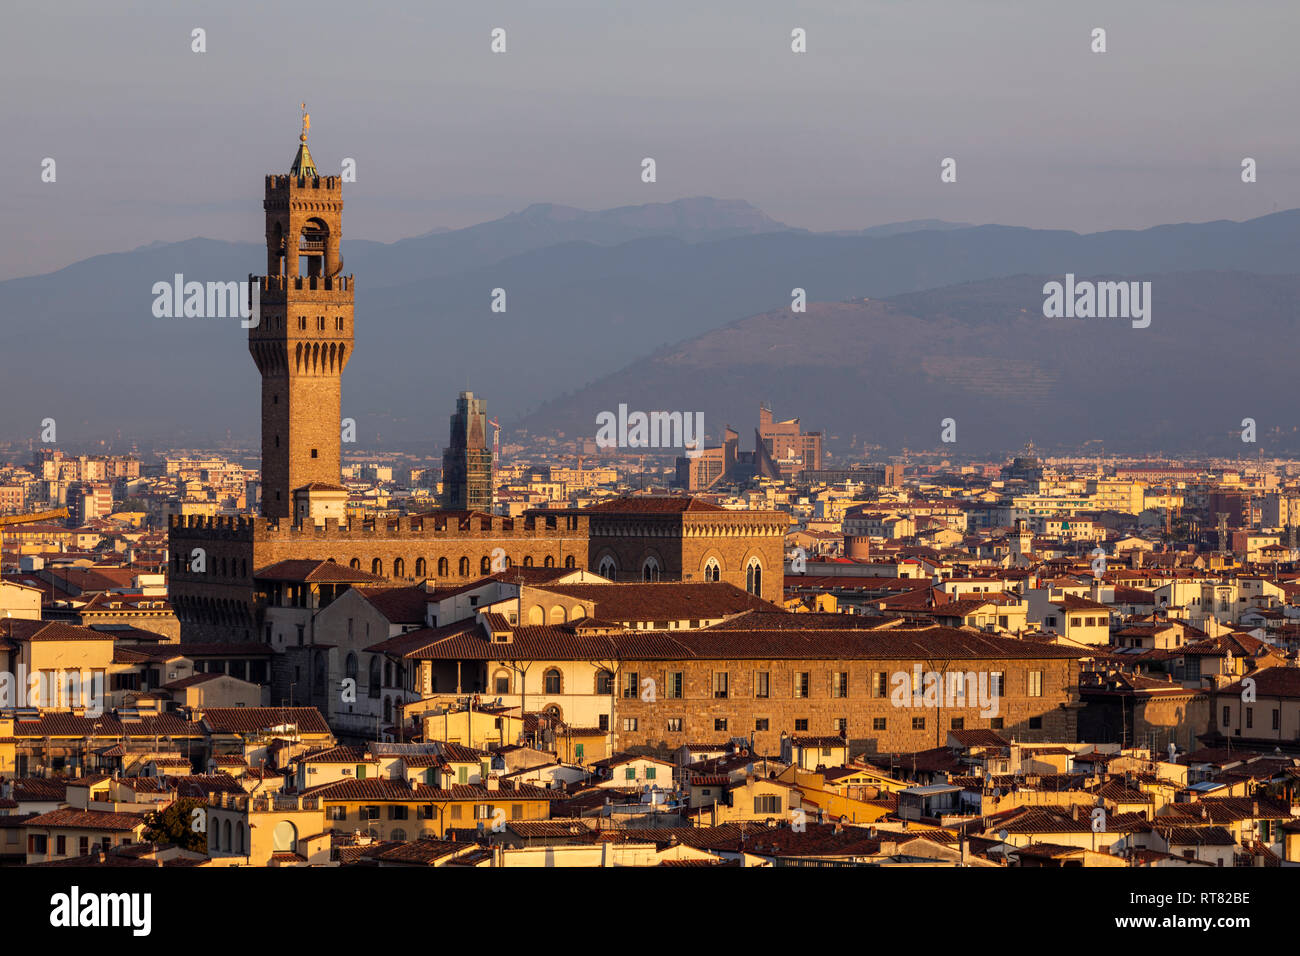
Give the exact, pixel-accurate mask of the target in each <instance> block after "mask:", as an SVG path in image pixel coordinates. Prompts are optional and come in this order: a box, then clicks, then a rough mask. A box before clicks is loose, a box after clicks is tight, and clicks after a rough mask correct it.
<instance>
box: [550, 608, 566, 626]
mask: <svg viewBox="0 0 1300 956" xmlns="http://www.w3.org/2000/svg"><path fill="white" fill-rule="evenodd" d="M551 623H552V624H563V623H564V605H563V604H556V605H555V606H554V607H552V608H551Z"/></svg>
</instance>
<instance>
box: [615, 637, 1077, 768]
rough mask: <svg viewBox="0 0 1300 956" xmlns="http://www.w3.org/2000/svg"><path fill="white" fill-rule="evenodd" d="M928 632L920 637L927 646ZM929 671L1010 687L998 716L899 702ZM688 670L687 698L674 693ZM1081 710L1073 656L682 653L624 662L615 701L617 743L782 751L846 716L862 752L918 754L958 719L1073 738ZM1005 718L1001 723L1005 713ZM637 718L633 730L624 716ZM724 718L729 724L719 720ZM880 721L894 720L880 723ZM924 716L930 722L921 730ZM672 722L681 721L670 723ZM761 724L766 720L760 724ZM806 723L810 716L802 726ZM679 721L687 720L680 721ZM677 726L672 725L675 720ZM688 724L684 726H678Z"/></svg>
mask: <svg viewBox="0 0 1300 956" xmlns="http://www.w3.org/2000/svg"><path fill="white" fill-rule="evenodd" d="M923 642H924V636H921V637H919V638H918V644H923ZM917 664H919V665H920V666H921V668H922V670H923V672H925V671H930V670H933V671H936V672H939V673H948V672H963V673H969V672H977V673H978V672H984V673H985V674H989V673H994V672H998V673H1002V674H1003V675H1004V685H1003V686H1004V690H1003V693H1002V695H1001V696H1000V697H999V699H998V702H997V717H996V718H995V717H993V716H991V710H992V708H988V711H989V712H990V716H985V715H983V714H981V710H982V708H981V707H980V706H978V705H975V702H974V701H973V700H969V699H968V700H967V701H966V703H967V704H970V705H971V706H957V707H948V706H942V704H943V703H945V701H943V700H942V699H941V701H940V706H924V705H921V704H918V703H917V702H915V701H912V700H911V699H910V696H909V705H908V706H898V705H896V704H895V703H894V700H893V698H894V695H893V687H894V684H893V683H892V681H893V676H894V675H895V674H896V673H900V672H901V673H904V674H908V675H911V674H912V673H913V671H914V667H915V665H917ZM1030 672H1037V673H1039V674H1041V680H1040V681H1038V682H1037V683H1038V686H1040V687H1041V695H1040V696H1030V694H1029V690H1030ZM629 673H635V674H636V675H637V680H638V682H639V683H640V685H641V687H642V689H643V690H642V693H641V694H638V695H636V696H631V697H628V696H623V694H624V686H625V681H626V678H627V675H628V674H629ZM674 673H680V674H681V675H682V682H683V689H682V696H681V698H673V697H669V696H668V694H669V693H671V692H672V688H673V686H674V683H675V682H674V681H673V680H672V679H670V675H671V674H674ZM723 673H725V674H726V675H727V688H726V696H725V697H718V696H716V691H715V687H716V684H715V680H716V679H717V675H719V674H723ZM764 673H765V674H767V675H768V676H767V682H768V691H767V693H768V696H767V697H765V698H763V697H759V696H757V693H758V690H757V687H758V684H759V678H758V675H759V674H764ZM805 673H806V674H808V696H807V697H796V696H794V695H795V676H796V674H805ZM840 673H847V675H848V678H847V681H846V683H845V687H846V689H847V695H846V696H844V697H837V696H833V694H834V693H835V686H834V678H833V675H836V674H840ZM882 673H883V674H886V675H887V677H886V685H885V688H886V689H885V694H884V695H883V696H877V695H876V693H875V689H874V686H873V685H875V684H876V682H877V681H878V680H879V677H878V675H880V674H882ZM647 678H648V679H651V680H653V681H654V682H655V684H654V688H655V693H654V699H653V700H650V701H647V700H645V699H643V698H644V697H645V696H646V695H645V693H644V689H645V687H646V684H645V681H646V679H647ZM1077 711H1078V662H1077V660H1074V659H1073V658H1062V657H1055V658H1050V657H1049V658H1044V659H1027V660H1026V659H1017V660H996V659H986V660H951V661H937V660H919V659H911V660H903V659H895V660H838V661H828V660H792V659H788V658H787V659H784V660H779V659H769V660H713V661H702V660H682V661H677V662H672V663H665V662H664V661H639V662H638V661H623V662H622V664H621V666H620V668H619V697H618V699H617V700H616V708H615V730H616V732H617V734H618V746H619V747H620V748H622V749H627V748H630V747H646V748H651V749H653V750H656V751H659V752H667V751H670V750H675V749H676V748H678V747H680V746H682V745H683V744H685V743H709V742H725V741H727V740H729V739H731V738H732V737H744V738H747V739H748V738H751V737H752V739H753V749H754V752H756V753H764V754H771V753H776V752H778V751H779V750H780V738H781V734H782V732H784V733H787V734H798V735H814V736H818V735H821V736H832V735H838V734H839V733H840V728H839V725H838V724H837V721H838V720H847V736H848V739H849V744H850V749H851V750H852V752H854V753H859V752H862V751H864V750H865V751H866V752H867V753H892V752H898V753H913V752H916V751H919V750H928V749H930V748H934V747H941V746H943V745H944V743H945V742H946V740H947V737H948V732H949V731H950V730H952V729H953V719H954V718H957V719H960V720H961V721H962V727H963V728H964V729H966V730H976V729H994V730H996V732H997V733H999V734H1001V735H1002V736H1004V737H1006V738H1008V739H1015V740H1017V741H1054V740H1074V739H1075V729H1076V715H1077ZM999 719H1000V720H1001V725H1000V726H999V725H998V723H997V720H999ZM628 720H635V721H636V725H635V729H634V730H630V729H628V726H630V725H626V724H625V721H628ZM719 720H725V721H726V726H725V728H723V727H720V726H719V725H718V724H717V723H716V721H719ZM877 720H883V721H884V722H885V726H884V729H883V730H881V729H878V728H877V725H876V723H875V722H876V721H877ZM914 720H919V721H921V722H922V725H921V726H918V727H914V726H913V721H914ZM670 721H674V723H672V724H671V725H670V723H669V722H670ZM759 721H767V724H766V729H763V730H759V729H757V728H758V727H759V726H762V725H760V724H759ZM800 721H806V723H799V722H800ZM677 722H680V723H677ZM670 726H671V727H673V729H672V730H670V729H669V727H670ZM679 727H680V729H677V728H679Z"/></svg>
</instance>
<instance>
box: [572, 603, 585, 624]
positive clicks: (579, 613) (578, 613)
mask: <svg viewBox="0 0 1300 956" xmlns="http://www.w3.org/2000/svg"><path fill="white" fill-rule="evenodd" d="M586 616H587V606H586V605H585V604H575V605H573V617H572V619H571V620H574V621H576V620H577V619H578V618H580V617H586Z"/></svg>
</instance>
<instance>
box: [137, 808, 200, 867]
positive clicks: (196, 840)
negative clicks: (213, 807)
mask: <svg viewBox="0 0 1300 956" xmlns="http://www.w3.org/2000/svg"><path fill="white" fill-rule="evenodd" d="M196 810H197V811H198V812H197V813H196V812H195V811H196ZM207 823H208V804H207V801H206V800H195V799H192V798H188V797H183V798H178V799H176V800H173V801H172V802H171V803H170V804H169V805H168V806H167V807H166V808H164V809H162V810H155V811H154V812H152V813H148V814H145V828H144V839H146V840H149V841H152V842H154V843H175V844H176V845H178V846H180V847H182V848H184V849H186V850H195V851H197V852H199V853H207V852H208V832H207V831H208V826H207Z"/></svg>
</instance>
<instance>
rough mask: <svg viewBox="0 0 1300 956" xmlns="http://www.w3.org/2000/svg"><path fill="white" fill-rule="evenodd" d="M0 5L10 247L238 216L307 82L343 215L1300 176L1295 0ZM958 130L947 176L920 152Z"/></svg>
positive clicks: (31, 264) (1277, 185) (1097, 213)
mask: <svg viewBox="0 0 1300 956" xmlns="http://www.w3.org/2000/svg"><path fill="white" fill-rule="evenodd" d="M6 8H7V9H6V15H5V21H4V28H3V31H0V83H2V84H3V89H4V94H3V97H2V98H0V130H3V135H0V169H3V171H4V174H5V175H4V176H3V183H2V184H0V219H2V221H3V223H4V227H5V228H4V229H3V232H2V234H0V278H6V277H12V276H15V275H27V274H33V273H38V272H45V271H50V270H53V269H56V268H60V267H62V266H64V265H66V264H68V263H69V262H72V261H75V260H77V259H81V258H84V257H86V256H90V255H95V254H99V253H105V252H115V251H122V250H125V249H130V248H133V247H136V246H139V245H143V244H145V243H148V242H153V241H156V240H166V241H171V240H180V239H186V238H190V237H193V236H208V237H212V238H219V239H240V240H247V241H260V239H261V234H262V230H263V222H262V209H261V196H262V177H263V175H265V174H266V173H268V172H284V171H287V169H288V166H289V163H290V161H291V160H292V157H293V154H294V150H295V148H296V145H297V134H298V127H299V112H300V111H299V109H298V104H299V102H300V101H302V100H304V99H305V100H306V101H307V103H308V107H309V109H310V111H311V113H312V131H311V148H312V153H313V155H314V157H315V159H316V162H317V164H318V166H319V167H320V168H321V169H322V171H326V170H337V169H338V168H339V162H340V161H341V159H342V158H343V157H352V158H354V159H355V160H356V162H357V182H356V183H355V184H352V185H349V186H348V191H347V202H348V207H347V208H348V214H347V220H346V222H347V236H349V237H352V238H367V239H378V240H383V241H390V240H394V239H399V238H402V237H405V236H410V235H417V234H420V233H423V232H427V231H429V230H430V229H432V228H435V227H439V226H448V227H458V226H464V225H469V224H472V223H475V222H480V221H483V220H486V219H492V218H495V217H497V216H500V215H503V214H505V213H507V212H511V211H513V210H517V209H520V208H522V207H524V206H526V205H527V204H529V203H532V202H556V203H564V204H568V205H575V206H581V207H584V208H588V209H598V208H607V207H611V206H618V205H627V204H632V203H640V202H655V201H665V200H671V199H676V198H681V197H685V196H698V195H710V196H716V197H719V198H741V199H746V200H749V201H750V202H752V203H754V204H755V205H757V206H759V207H760V208H762V209H763V210H764V211H765V212H767V213H768V214H769V215H770V216H773V217H774V218H776V219H780V220H782V221H784V222H787V223H789V224H791V225H795V226H802V227H805V228H810V229H816V230H826V229H854V228H862V227H865V226H870V225H876V224H879V223H885V222H891V221H897V220H903V219H918V218H930V217H934V218H942V219H949V220H959V221H967V222H1000V223H1006V224H1011V225H1026V226H1039V227H1057V228H1068V229H1076V230H1079V231H1095V230H1098V229H1106V228H1140V227H1145V226H1150V225H1155V224H1159V223H1165V222H1184V221H1197V220H1207V219H1238V220H1240V219H1248V218H1251V217H1254V216H1258V215H1263V214H1266V213H1269V212H1273V211H1276V210H1279V209H1286V208H1292V207H1295V206H1300V159H1298V158H1297V157H1300V124H1298V123H1297V117H1296V112H1295V106H1296V103H1297V102H1300V71H1298V70H1297V69H1296V67H1295V54H1294V44H1295V36H1296V33H1297V27H1298V26H1300V4H1297V3H1294V2H1285V0H1282V2H1280V0H1234V2H1231V3H1228V2H1224V0H1167V2H1165V0H1121V2H1102V0H1089V2H1086V3H1084V2H1076V0H1024V2H1018V0H949V2H924V0H896V2H885V0H857V2H830V0H820V2H800V3H789V2H777V0H727V2H709V0H686V2H677V0H654V2H650V3H632V2H628V0H591V2H573V0H546V2H496V0H491V2H489V0H479V2H469V3H465V2H456V3H447V2H412V3H400V4H399V3H392V2H364V3H361V2H358V3H347V2H341V0H313V2H310V3H305V4H304V3H275V4H266V3H264V2H241V0H220V2H211V3H186V2H165V3H162V2H160V3H144V2H138V3H118V2H112V0H88V2H82V0H59V2H57V3H51V2H49V0H18V2H14V0H10V3H8V4H7V5H6ZM195 27H201V28H203V29H205V30H206V33H207V52H206V53H202V54H198V53H193V52H191V49H190V46H191V39H190V35H191V30H192V29H194V28H195ZM494 27H502V28H504V29H505V30H506V31H507V44H508V52H507V53H505V54H504V55H495V54H493V53H491V52H490V51H489V41H490V36H489V34H490V31H491V30H492V28H494ZM795 27H802V28H804V29H805V30H806V31H807V36H808V52H807V53H806V54H794V53H792V52H791V51H790V32H791V30H792V29H793V28H795ZM1094 27H1102V28H1104V29H1105V30H1106V31H1107V46H1108V52H1106V53H1105V54H1095V53H1092V52H1091V51H1090V49H1089V47H1090V43H1091V38H1090V34H1091V31H1092V29H1093V28H1094ZM645 156H652V157H654V158H655V160H656V162H657V164H658V182H657V183H655V184H652V185H651V184H644V183H642V182H641V180H640V162H641V159H642V157H645ZM948 156H951V157H954V158H956V160H957V163H958V167H957V168H958V179H957V182H956V183H955V184H943V183H941V182H940V181H939V162H940V160H941V159H943V158H944V157H948ZM1245 156H1251V157H1254V158H1255V159H1256V160H1257V161H1258V163H1259V181H1258V182H1257V183H1255V184H1253V185H1245V184H1243V183H1242V182H1241V179H1240V163H1241V160H1242V158H1243V157H1245ZM45 157H52V158H54V159H55V161H56V163H57V177H58V178H57V182H55V183H53V184H47V183H42V182H41V178H40V174H41V162H42V160H43V159H44V158H45Z"/></svg>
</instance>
